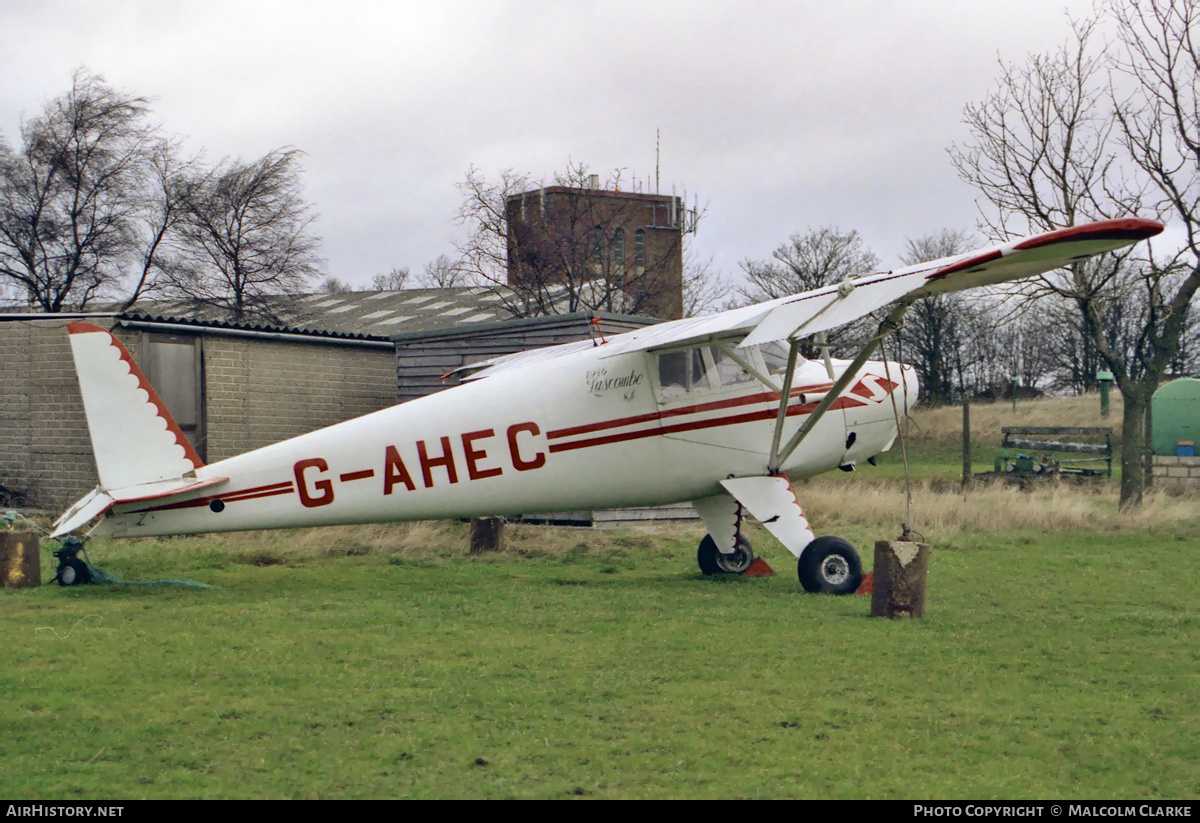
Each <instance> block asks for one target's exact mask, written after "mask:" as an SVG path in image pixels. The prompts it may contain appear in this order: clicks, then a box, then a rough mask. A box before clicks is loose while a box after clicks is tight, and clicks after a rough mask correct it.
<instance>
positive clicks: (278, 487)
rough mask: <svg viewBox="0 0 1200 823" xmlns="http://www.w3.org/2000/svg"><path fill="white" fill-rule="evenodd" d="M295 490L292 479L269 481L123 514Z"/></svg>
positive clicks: (191, 507)
mask: <svg viewBox="0 0 1200 823" xmlns="http://www.w3.org/2000/svg"><path fill="white" fill-rule="evenodd" d="M293 491H295V484H294V483H292V481H290V480H289V481H287V482H284V483H270V484H268V485H266V486H254V487H252V488H249V489H240V490H238V491H234V492H227V493H226V494H213V495H209V496H207V497H196V498H193V499H192V500H184V501H182V502H179V503H168V504H166V505H165V506H150V507H148V508H145V509H135V510H134V511H131V512H125V514H140V513H142V512H160V511H169V510H170V509H196V508H199V507H201V506H207V505H208V504H209V503H211V502H212V501H214V500H220V501H221V502H222V503H236V502H237V501H239V500H255V499H257V498H259V497H273V496H275V495H278V494H291V493H292V492H293Z"/></svg>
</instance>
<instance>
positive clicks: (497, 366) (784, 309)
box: [458, 217, 1163, 377]
mask: <svg viewBox="0 0 1200 823" xmlns="http://www.w3.org/2000/svg"><path fill="white" fill-rule="evenodd" d="M1162 230H1163V225H1162V224H1161V223H1159V222H1158V221H1155V220H1146V219H1144V218H1139V217H1129V218H1123V219H1119V220H1104V221H1100V222H1097V223H1088V224H1085V225H1082V226H1074V227H1072V228H1069V229H1061V230H1059V231H1053V232H1048V233H1045V234H1037V235H1033V236H1031V237H1024V238H1020V239H1018V240H1013V241H1011V242H1008V243H1005V244H1002V245H997V246H992V247H989V248H985V249H980V250H979V251H974V252H970V253H968V254H962V255H955V256H952V257H945V258H942V259H940V260H931V261H929V262H926V263H919V264H917V265H915V266H909V267H906V268H902V269H896V270H894V271H888V272H882V273H879V274H870V275H865V276H863V277H857V278H852V279H849V280H845V281H843V282H841V283H836V284H834V285H831V286H826V287H824V288H820V289H815V290H813V291H809V292H804V293H803V294H796V295H790V296H788V297H781V298H778V299H775V300H770V301H767V302H765V303H758V304H755V305H753V306H745V307H743V308H740V309H731V310H729V311H724V312H720V313H718V314H712V315H707V316H704V317H688V318H685V319H683V320H672V321H670V322H666V323H659V324H657V325H654V326H647V327H646V328H644V329H637V330H634V331H630V332H626V333H624V334H620V335H617V336H615V337H612V338H610V339H609V340H608V342H607V343H606V344H605V345H604V356H605V357H609V356H615V355H619V354H625V353H627V352H631V351H648V350H665V349H671V348H676V347H680V348H682V347H686V346H688V345H694V344H696V343H703V342H710V341H714V340H730V339H731V338H738V337H740V338H742V339H741V341H740V342H739V343H738V346H739V347H748V346H756V345H760V344H762V343H770V342H773V341H776V340H784V339H787V338H797V337H808V336H809V335H813V334H818V333H820V332H823V331H828V330H830V329H833V328H836V327H837V326H841V325H843V324H845V323H849V322H851V321H853V320H857V319H858V318H860V317H863V316H865V315H868V314H870V313H871V312H873V311H876V310H877V309H881V308H883V307H884V306H888V305H890V304H892V303H895V302H897V301H899V300H901V299H905V298H909V299H914V300H915V299H918V298H921V297H926V296H928V295H932V294H944V293H946V292H953V291H962V290H964V289H973V288H978V287H980V286H991V285H995V284H997V283H1005V282H1009V281H1013V280H1021V279H1024V278H1027V277H1033V276H1034V275H1038V274H1041V273H1043V272H1047V271H1051V270H1053V269H1057V268H1062V267H1064V266H1068V265H1070V264H1071V263H1074V262H1075V261H1077V260H1082V259H1084V258H1087V257H1091V256H1093V255H1097V254H1102V253H1104V252H1107V251H1113V250H1114V249H1119V248H1122V247H1124V246H1129V245H1132V244H1133V243H1136V242H1138V241H1140V240H1145V239H1147V238H1149V237H1153V236H1154V235H1156V234H1159V233H1160V232H1161V231H1162ZM598 343H599V341H586V340H585V341H581V342H576V343H566V344H563V345H560V346H553V347H550V348H546V349H538V350H535V351H531V352H521V353H518V354H512V355H507V356H505V357H498V358H495V359H493V360H487V361H483V362H481V363H475V364H472V365H470V366H467V367H464V368H463V369H459V370H458V371H460V372H461V371H466V370H479V369H486V371H483V372H482V373H479V372H477V373H476V374H475V375H474V376H477V377H486V376H489V375H491V374H494V373H496V372H498V371H500V370H507V369H509V368H515V367H519V366H524V365H528V364H531V363H533V362H541V361H544V360H548V359H552V358H555V357H560V356H563V355H566V354H570V353H573V352H575V351H580V350H582V349H585V348H589V347H591V346H593V345H597V344H598Z"/></svg>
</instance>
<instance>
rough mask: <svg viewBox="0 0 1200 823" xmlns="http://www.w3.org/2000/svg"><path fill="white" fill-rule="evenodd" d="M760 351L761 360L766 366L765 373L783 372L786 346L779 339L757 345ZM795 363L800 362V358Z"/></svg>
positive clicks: (786, 357) (785, 364)
mask: <svg viewBox="0 0 1200 823" xmlns="http://www.w3.org/2000/svg"><path fill="white" fill-rule="evenodd" d="M759 351H760V352H762V357H763V362H764V363H765V364H766V366H767V374H783V373H784V372H785V371H787V361H788V347H787V346H785V345H784V344H783V343H781V342H780V341H778V340H776V341H775V342H774V343H767V344H765V345H762V346H760V347H759ZM796 362H797V363H802V362H803V361H802V360H799V359H797V360H796Z"/></svg>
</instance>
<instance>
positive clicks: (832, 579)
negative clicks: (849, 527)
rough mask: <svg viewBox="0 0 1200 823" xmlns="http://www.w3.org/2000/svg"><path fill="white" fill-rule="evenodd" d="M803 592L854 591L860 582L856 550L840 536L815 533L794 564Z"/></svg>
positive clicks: (844, 592) (831, 592)
mask: <svg viewBox="0 0 1200 823" xmlns="http://www.w3.org/2000/svg"><path fill="white" fill-rule="evenodd" d="M796 571H797V573H798V574H799V575H800V585H801V586H803V587H804V590H805V591H806V592H814V593H815V592H820V593H823V594H854V592H856V591H858V587H859V586H861V585H862V579H863V573H862V561H861V560H859V558H858V552H856V551H855V550H854V547H853V546H851V545H850V544H849V543H848V542H846V541H845V540H843V539H842V538H840V537H833V536H832V535H831V536H828V537H818V538H817V539H816V540H814V541H813V542H811V543H809V544H808V545H807V546H805V548H804V551H802V552H801V553H800V560H799V561H798V562H797V564H796Z"/></svg>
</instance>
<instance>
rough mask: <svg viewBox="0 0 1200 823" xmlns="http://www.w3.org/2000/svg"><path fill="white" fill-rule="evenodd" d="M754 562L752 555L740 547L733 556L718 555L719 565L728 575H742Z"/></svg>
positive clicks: (734, 551)
mask: <svg viewBox="0 0 1200 823" xmlns="http://www.w3.org/2000/svg"><path fill="white" fill-rule="evenodd" d="M753 562H754V561H753V559H752V558H751V556H750V554H749V553H748V552H746V551H744V550H743V549H742V548H741V547H740V546H739V547H738V548H736V549H734V550H733V552H732V553H731V554H720V553H718V554H717V565H718V566H720V568H721V571H723V572H725V573H726V574H741V573H742V572H744V571H745V570H746V569H748V568H750V564H751V563H753Z"/></svg>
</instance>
